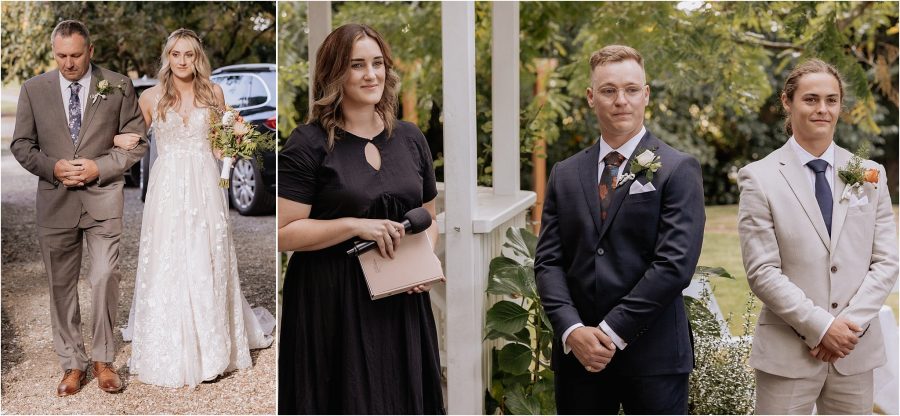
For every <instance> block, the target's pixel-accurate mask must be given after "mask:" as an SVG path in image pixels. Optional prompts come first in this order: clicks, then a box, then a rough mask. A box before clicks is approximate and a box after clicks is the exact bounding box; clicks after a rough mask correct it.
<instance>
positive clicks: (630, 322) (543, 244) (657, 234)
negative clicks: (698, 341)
mask: <svg viewBox="0 0 900 416" xmlns="http://www.w3.org/2000/svg"><path fill="white" fill-rule="evenodd" d="M654 148H655V149H656V150H655V153H656V154H657V155H659V157H660V161H661V162H662V167H661V168H660V169H659V170H658V171H657V172H656V173H655V174H654V175H653V180H652V183H653V186H654V187H655V188H656V190H655V191H650V192H645V193H638V194H634V195H629V187H630V186H631V185H632V182H627V183H624V184H623V185H622V186H619V187H617V188H616V189H615V190H614V191H613V196H612V198H613V199H612V202H611V204H610V208H609V212H608V213H607V219H606V221H602V220H601V219H600V196H599V191H598V186H597V185H598V181H597V178H598V176H597V172H598V162H599V152H600V144H599V141H598V142H597V143H595V144H594V145H593V146H591V147H590V148H588V149H586V150H583V151H581V152H579V153H577V154H575V155H574V156H572V157H569V158H568V159H566V160H564V161H562V162H559V163H557V164H556V165H554V167H553V169H552V171H551V172H550V180H549V183H548V184H547V195H546V197H545V200H544V212H543V217H542V218H541V233H540V237H539V240H538V245H537V255H536V260H535V278H536V281H537V288H538V293H539V294H540V297H541V301H542V302H543V305H544V309H545V311H546V312H547V315H548V316H549V318H550V321H551V323H552V325H553V330H554V332H555V334H556V335H555V339H554V348H553V357H552V368H553V369H554V370H555V371H563V372H566V373H567V374H573V375H574V374H582V373H583V374H584V375H587V374H589V373H587V372H586V371H585V370H584V368H583V367H582V365H581V364H580V363H579V362H578V360H577V358H575V356H574V354H573V353H569V354H563V348H562V342H561V337H562V334H563V332H564V331H565V330H566V329H568V328H569V327H571V326H572V325H574V324H576V323H578V322H581V323H583V324H584V325H585V326H597V325H598V324H599V323H600V322H601V321H603V320H606V323H607V324H608V325H609V326H610V328H612V330H613V331H615V333H616V334H617V335H618V336H619V337H621V338H622V339H623V340H624V341H625V342H626V343H627V344H628V345H627V347H626V348H625V349H624V350H620V351H617V352H616V354H615V355H614V356H613V358H612V361H611V362H610V364H609V366H608V367H607V369H614V368H615V369H617V370H616V371H622V372H627V373H628V374H631V375H638V376H641V375H662V374H684V373H689V372H690V371H691V369H692V368H693V365H694V360H693V348H692V342H691V332H690V327H689V324H688V319H687V314H686V311H685V307H684V300H683V299H682V296H681V292H682V290H684V288H686V287H687V286H688V285H689V284H690V281H691V277H692V276H693V274H694V270H695V268H696V266H697V260H698V258H699V257H700V247H701V245H702V243H703V227H704V224H705V222H706V213H705V211H704V205H703V180H702V175H701V173H700V164H699V163H698V162H697V160H696V159H694V158H693V157H691V156H689V155H687V154H685V153H682V152H679V151H678V150H675V149H673V148H672V147H670V146H668V145H666V144H665V143H663V142H662V141H660V140H659V139H657V138H656V137H655V136H653V135H652V134H651V133H650V132H649V131H648V132H647V133H646V134H645V135H644V137H642V138H641V141H640V143H639V144H638V146H637V148H636V149H635V151H634V153H633V154H632V158H634V157H637V156H638V155H639V154H640V153H641V152H643V151H644V149H651V150H652V149H654ZM630 162H631V160H630V159H629V160H628V161H626V162H625V163H624V164H623V166H624V169H625V172H630ZM634 180H635V181H638V182H640V183H641V184H645V183H646V182H647V177H646V172H640V173H638V174H637V175H636V177H635V179H634Z"/></svg>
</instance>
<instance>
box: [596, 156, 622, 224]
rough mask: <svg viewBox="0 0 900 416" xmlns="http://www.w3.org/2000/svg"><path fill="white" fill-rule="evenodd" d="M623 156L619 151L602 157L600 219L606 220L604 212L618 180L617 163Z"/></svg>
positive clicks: (610, 200)
mask: <svg viewBox="0 0 900 416" xmlns="http://www.w3.org/2000/svg"><path fill="white" fill-rule="evenodd" d="M624 161H625V156H622V154H621V153H619V152H610V153H609V154H607V155H606V156H605V157H604V158H603V163H604V166H603V174H602V175H600V185H599V186H600V219H601V220H603V221H606V212H607V211H609V203H610V202H612V194H613V192H612V191H613V190H614V189H616V185H617V184H618V182H619V165H621V164H622V162H624Z"/></svg>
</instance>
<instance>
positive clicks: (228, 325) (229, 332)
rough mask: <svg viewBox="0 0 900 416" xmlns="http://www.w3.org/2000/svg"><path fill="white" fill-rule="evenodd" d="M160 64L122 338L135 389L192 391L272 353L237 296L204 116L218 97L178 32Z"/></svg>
mask: <svg viewBox="0 0 900 416" xmlns="http://www.w3.org/2000/svg"><path fill="white" fill-rule="evenodd" d="M161 61H162V67H161V69H160V71H159V80H160V83H159V85H157V86H155V87H153V88H150V89H148V90H147V91H145V92H144V93H143V94H142V95H141V98H140V101H139V103H140V106H141V110H142V112H143V114H144V119H145V121H147V125H148V126H149V125H151V122H152V126H153V128H154V131H155V140H156V146H157V150H158V152H159V158H158V159H157V160H156V162H155V164H154V166H153V170H152V171H151V172H150V182H149V188H148V191H147V199H146V202H145V204H144V215H143V222H142V225H141V239H140V252H139V255H138V265H137V277H136V279H135V289H134V300H133V302H132V306H131V313H130V314H129V317H128V327H127V328H125V330H123V338H125V340H126V341H127V340H129V339H130V340H131V341H132V345H131V359H130V361H129V367H130V371H131V373H132V374H135V375H136V376H137V378H138V379H139V380H140V381H142V382H144V383H148V384H155V385H160V386H167V387H182V386H184V385H188V386H191V387H194V386H196V385H197V384H199V383H201V382H203V381H205V380H211V379H214V378H216V377H217V376H219V375H221V374H223V373H225V372H228V371H231V370H234V369H244V368H248V367H250V366H251V365H252V361H251V359H250V349H255V348H264V347H268V346H269V345H271V343H272V336H271V335H269V334H271V332H272V329H273V328H274V324H275V320H274V318H273V317H272V315H271V314H270V313H268V311H266V310H265V309H263V308H256V310H255V311H254V310H251V309H250V305H249V304H248V303H247V301H246V299H244V296H243V294H242V293H241V287H240V282H239V280H238V268H237V259H236V257H235V249H234V245H233V244H232V235H231V226H230V224H229V222H228V204H227V202H226V200H225V196H224V192H223V190H222V189H221V188H219V186H218V165H217V163H216V159H215V156H214V154H213V150H212V148H211V147H210V143H209V139H208V129H209V108H210V107H219V108H221V107H223V106H224V96H223V93H222V89H221V88H220V87H219V86H218V85H215V84H213V83H212V82H211V81H210V80H209V74H210V65H209V61H208V59H207V57H206V54H205V53H204V52H203V49H202V47H201V42H200V39H199V37H197V35H196V34H195V33H194V32H192V31H190V30H186V29H179V30H176V31H175V32H173V33H172V34H171V35H170V36H169V38H168V40H167V41H166V45H165V47H164V49H163V55H162V58H161ZM116 140H117V145H118V144H119V141H120V140H121V141H125V138H122V137H119V136H117V137H116ZM122 144H123V145H124V146H129V145H130V143H122ZM257 315H258V316H257Z"/></svg>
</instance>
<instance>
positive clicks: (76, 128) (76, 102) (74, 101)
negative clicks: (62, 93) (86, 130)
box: [69, 82, 81, 144]
mask: <svg viewBox="0 0 900 416" xmlns="http://www.w3.org/2000/svg"><path fill="white" fill-rule="evenodd" d="M69 89H71V90H72V94H71V95H69V137H71V138H72V144H78V133H79V132H80V131H81V100H80V99H79V98H78V93H79V92H81V84H79V83H77V82H74V83H72V85H69Z"/></svg>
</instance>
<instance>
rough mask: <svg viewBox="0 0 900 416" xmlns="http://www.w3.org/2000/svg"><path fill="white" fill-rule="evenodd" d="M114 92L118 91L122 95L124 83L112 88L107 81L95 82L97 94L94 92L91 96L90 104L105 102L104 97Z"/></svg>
mask: <svg viewBox="0 0 900 416" xmlns="http://www.w3.org/2000/svg"><path fill="white" fill-rule="evenodd" d="M115 90H119V91H122V92H123V93H124V92H125V83H124V82H122V83H120V84H119V85H116V86H115V87H113V86H112V85H110V84H109V81H107V80H105V79H101V80H100V81H99V82H97V92H95V93H94V95H92V96H91V104H94V103H96V102H97V100H105V99H106V96H107V95H109V94H111V93H112V92H113V91H115Z"/></svg>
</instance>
